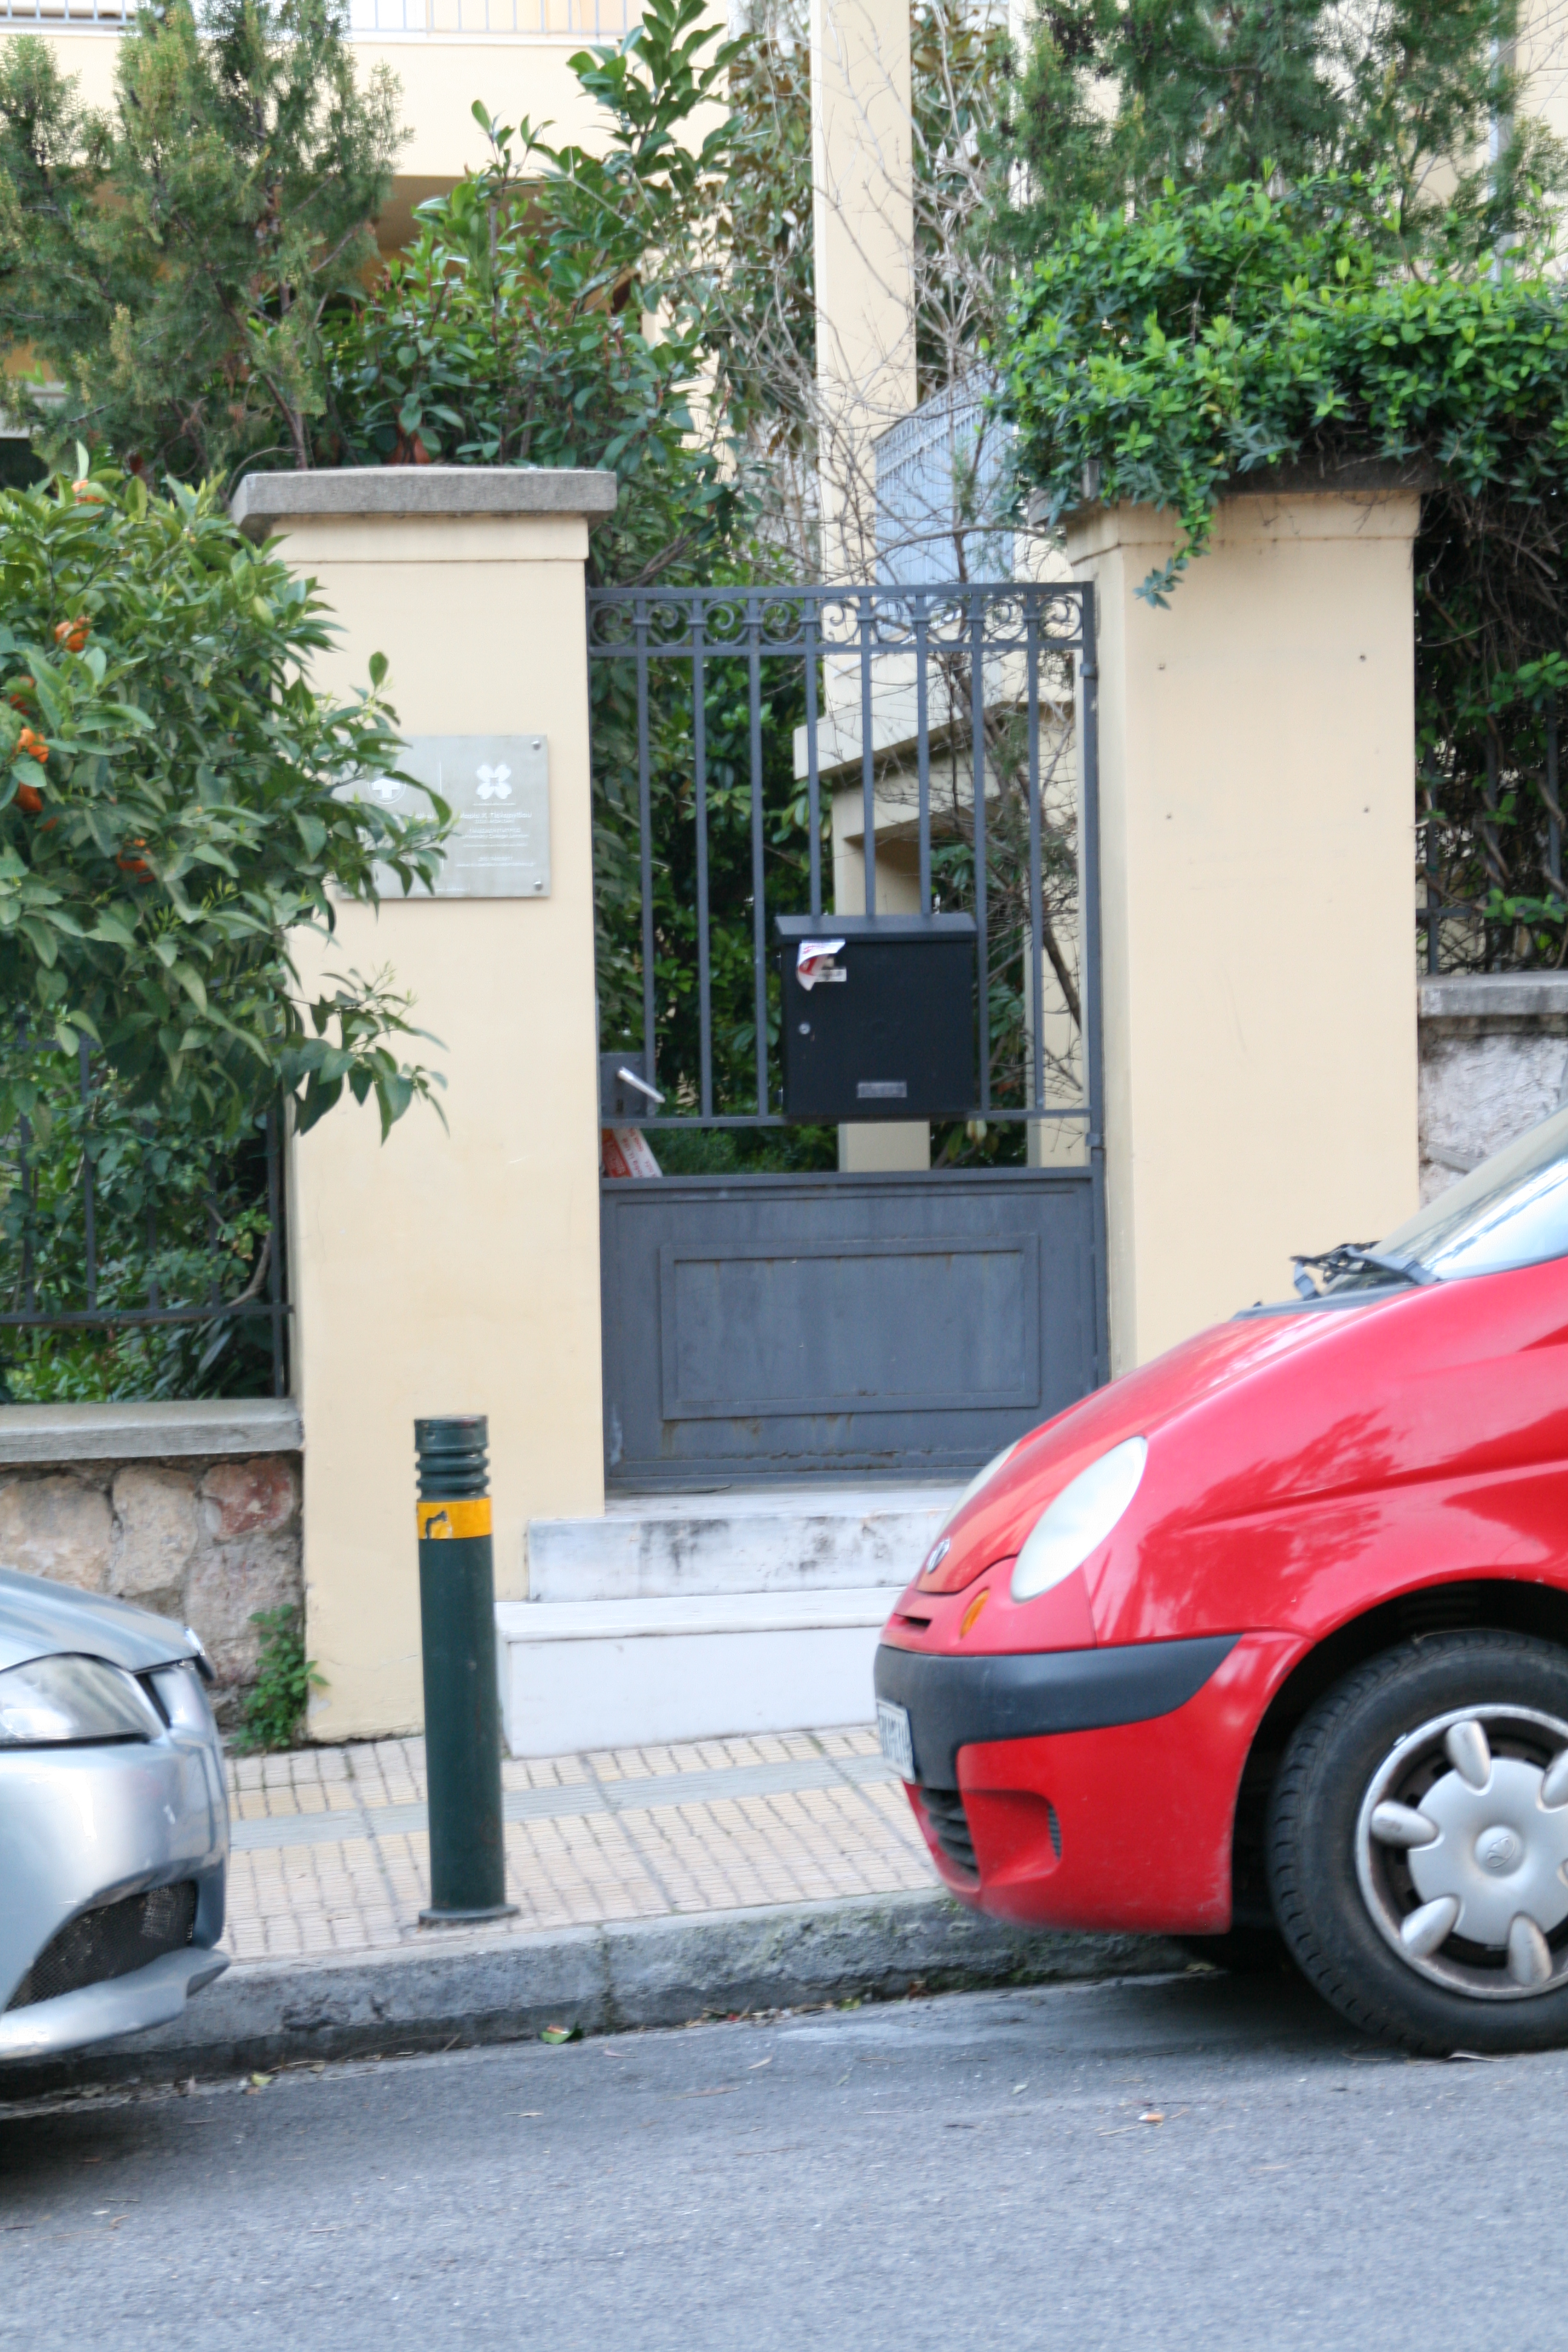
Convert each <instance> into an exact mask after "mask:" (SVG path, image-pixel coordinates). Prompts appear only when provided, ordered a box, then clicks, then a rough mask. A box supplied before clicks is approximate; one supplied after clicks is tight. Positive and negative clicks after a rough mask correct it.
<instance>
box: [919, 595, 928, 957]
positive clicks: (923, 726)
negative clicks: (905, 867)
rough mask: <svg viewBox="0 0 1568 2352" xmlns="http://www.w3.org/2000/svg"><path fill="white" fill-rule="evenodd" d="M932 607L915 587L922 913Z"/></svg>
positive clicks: (925, 874) (925, 908)
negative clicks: (928, 664)
mask: <svg viewBox="0 0 1568 2352" xmlns="http://www.w3.org/2000/svg"><path fill="white" fill-rule="evenodd" d="M930 632H931V606H930V604H929V603H928V601H927V599H926V598H925V596H924V595H922V593H921V591H920V590H919V589H918V588H917V589H916V590H915V772H916V774H917V776H918V778H919V782H920V796H921V816H920V826H921V914H922V915H929V914H930V912H931V697H930V687H929V678H928V674H927V669H926V663H927V659H928V656H929V655H930V652H931V646H930V642H929V640H930Z"/></svg>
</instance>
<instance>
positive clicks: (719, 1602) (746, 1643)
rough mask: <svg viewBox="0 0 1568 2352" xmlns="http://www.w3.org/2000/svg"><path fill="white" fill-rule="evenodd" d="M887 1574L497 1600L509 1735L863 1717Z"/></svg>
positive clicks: (607, 1733)
mask: <svg viewBox="0 0 1568 2352" xmlns="http://www.w3.org/2000/svg"><path fill="white" fill-rule="evenodd" d="M903 1582H904V1580H903V1579H902V1578H900V1581H899V1583H897V1584H882V1585H872V1586H868V1587H864V1588H860V1589H855V1588H845V1587H838V1588H837V1589H833V1590H829V1591H815V1592H811V1591H808V1592H800V1591H795V1592H787V1591H779V1592H741V1593H697V1594H687V1595H685V1596H679V1597H668V1596H667V1597H663V1598H653V1599H639V1600H634V1601H626V1600H621V1601H500V1602H499V1603H498V1604H497V1607H496V1642H497V1648H498V1652H499V1664H500V1687H501V1707H502V1713H503V1717H504V1720H505V1725H506V1738H507V1745H508V1747H509V1748H510V1751H511V1753H512V1754H513V1755H514V1756H561V1755H569V1754H574V1753H580V1752H581V1751H582V1750H583V1749H584V1748H640V1747H646V1746H648V1745H650V1744H655V1745H663V1744H664V1743H666V1742H668V1741H671V1740H687V1739H718V1738H727V1737H735V1736H739V1735H742V1734H744V1733H748V1732H762V1731H795V1730H800V1729H802V1728H806V1729H809V1728H811V1727H813V1726H826V1725H831V1724H840V1723H864V1722H867V1721H868V1720H869V1718H870V1717H871V1715H872V1713H873V1699H872V1694H871V1665H872V1659H873V1657H874V1655H875V1653H876V1648H877V1642H878V1638H879V1634H880V1633H881V1629H882V1627H883V1625H884V1624H885V1623H886V1622H887V1619H888V1614H889V1611H890V1609H891V1608H892V1606H893V1603H894V1602H895V1601H897V1599H898V1597H899V1593H900V1591H901V1590H902V1586H903Z"/></svg>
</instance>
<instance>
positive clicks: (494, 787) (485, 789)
mask: <svg viewBox="0 0 1568 2352" xmlns="http://www.w3.org/2000/svg"><path fill="white" fill-rule="evenodd" d="M510 775H511V770H510V768H481V769H480V770H479V798H480V800H482V801H510V798H511V784H510V781H509V780H510Z"/></svg>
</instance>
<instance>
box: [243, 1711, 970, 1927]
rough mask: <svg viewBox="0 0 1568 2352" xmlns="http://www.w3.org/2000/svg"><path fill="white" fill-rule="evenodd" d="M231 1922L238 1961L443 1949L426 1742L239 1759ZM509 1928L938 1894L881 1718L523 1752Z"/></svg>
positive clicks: (514, 1799) (507, 1792)
mask: <svg viewBox="0 0 1568 2352" xmlns="http://www.w3.org/2000/svg"><path fill="white" fill-rule="evenodd" d="M228 1774H229V1794H230V1811H231V1814H232V1819H233V1862H232V1866H231V1871H230V1877H229V1909H228V1928H227V1932H226V1935H225V1937H224V1949H225V1950H226V1951H227V1952H229V1953H230V1954H231V1955H232V1956H233V1958H234V1959H235V1960H236V1962H237V1963H238V1964H240V1965H242V1966H243V1965H244V1964H245V1963H246V1962H248V1961H258V1960H283V1959H289V1958H313V1957H322V1958H324V1957H326V1956H328V1955H331V1954H334V1953H341V1954H350V1953H354V1954H363V1953H367V1952H372V1951H378V1950H386V1949H389V1948H395V1947H397V1946H400V1945H410V1944H418V1945H421V1946H423V1947H426V1948H431V1947H433V1946H436V1945H438V1944H439V1943H440V1941H441V1940H442V1935H443V1932H444V1931H440V1930H436V1931H433V1930H431V1929H429V1928H422V1927H420V1926H419V1924H418V1914H419V1911H420V1907H421V1906H422V1905H424V1904H425V1903H426V1902H427V1901H428V1900H429V1875H430V1856H429V1842H428V1839H427V1837H426V1825H425V1749H424V1742H423V1741H422V1740H419V1739H382V1740H376V1741H374V1742H367V1743H365V1744H363V1745H359V1746H354V1747H348V1748H303V1749H300V1750H299V1751H297V1752H295V1753H293V1754H290V1755H281V1756H266V1757H251V1758H239V1759H231V1760H230V1763H229V1766H228ZM501 1780H502V1786H503V1791H504V1803H505V1810H506V1846H507V1894H508V1897H509V1899H510V1901H511V1902H513V1903H515V1904H516V1905H517V1906H518V1917H517V1918H516V1920H515V1921H511V1922H508V1923H505V1924H503V1925H501V1926H500V1927H496V1928H492V1929H489V1930H487V1931H485V1932H486V1934H487V1936H488V1937H489V1938H490V1939H492V1940H494V1939H498V1938H505V1937H509V1936H512V1937H515V1936H518V1935H521V1934H529V1933H533V1934H537V1933H538V1932H539V1931H541V1930H548V1929H559V1928H567V1927H596V1926H601V1925H604V1924H606V1923H608V1922H611V1921H616V1920H635V1919H655V1918H660V1917H684V1918H688V1919H689V1918H692V1917H694V1916H700V1915H702V1914H704V1913H710V1912H730V1911H737V1910H751V1909H756V1908H758V1907H761V1906H768V1905H773V1904H780V1905H784V1904H800V1903H822V1902H829V1901H833V1900H835V1899H843V1898H845V1897H848V1896H856V1895H892V1894H897V1893H900V1892H904V1891H911V1892H912V1891H915V1890H921V1889H926V1890H934V1889H935V1888H936V1886H937V1885H938V1881H937V1876H936V1873H935V1871H934V1870H933V1869H932V1867H931V1861H930V1857H929V1856H928V1854H927V1853H926V1850H925V1845H924V1843H923V1841H922V1840H921V1834H920V1832H919V1830H918V1829H917V1827H916V1826H915V1822H914V1819H913V1816H912V1814H911V1813H910V1805H909V1800H908V1798H907V1797H906V1796H905V1794H904V1792H903V1790H902V1788H901V1787H900V1783H899V1781H898V1780H897V1778H896V1777H895V1775H894V1773H893V1770H892V1768H891V1767H890V1766H889V1765H888V1764H887V1763H885V1762H884V1761H883V1759H882V1758H881V1756H880V1755H879V1752H878V1748H877V1738H876V1734H875V1732H874V1731H872V1730H870V1729H868V1728H867V1727H861V1726H859V1725H854V1726H851V1727H847V1728H846V1729H842V1730H833V1731H792V1732H784V1733H779V1734H776V1735H773V1736H771V1737H767V1738H750V1739H708V1740H702V1741H700V1742H697V1743H694V1744H692V1745H690V1746H685V1747H679V1748H616V1749H613V1750H605V1751H601V1752H599V1753H596V1754H593V1755H585V1756H558V1757H551V1758H546V1759H539V1758H535V1759H531V1761H528V1762H515V1761H510V1760H509V1761H507V1762H505V1763H503V1765H502V1767H501Z"/></svg>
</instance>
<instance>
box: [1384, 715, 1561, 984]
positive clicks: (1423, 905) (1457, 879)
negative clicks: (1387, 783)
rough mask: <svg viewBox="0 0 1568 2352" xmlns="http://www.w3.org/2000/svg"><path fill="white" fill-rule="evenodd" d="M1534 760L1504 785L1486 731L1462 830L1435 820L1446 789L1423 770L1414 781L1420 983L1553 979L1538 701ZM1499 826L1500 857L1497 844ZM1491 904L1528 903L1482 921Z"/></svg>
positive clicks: (1555, 895)
mask: <svg viewBox="0 0 1568 2352" xmlns="http://www.w3.org/2000/svg"><path fill="white" fill-rule="evenodd" d="M1540 750H1541V763H1540V766H1539V767H1538V768H1534V769H1533V770H1526V771H1525V772H1523V773H1522V774H1518V773H1516V774H1510V776H1509V777H1508V778H1507V779H1506V780H1505V779H1504V778H1503V777H1502V775H1501V773H1500V770H1501V750H1500V743H1499V739H1498V735H1497V731H1496V730H1495V729H1494V728H1491V727H1488V729H1487V730H1486V734H1485V740H1484V744H1483V749H1482V755H1481V756H1482V767H1481V773H1480V776H1479V808H1478V809H1476V810H1475V811H1474V812H1473V814H1470V815H1469V816H1468V821H1466V822H1463V823H1458V824H1457V823H1455V822H1454V821H1453V820H1452V819H1450V818H1448V817H1447V816H1445V815H1443V814H1439V811H1440V807H1441V803H1442V802H1443V801H1444V800H1445V799H1446V798H1447V793H1448V784H1447V780H1446V779H1445V778H1444V777H1443V776H1442V775H1441V774H1440V773H1437V772H1434V771H1432V770H1429V769H1426V768H1424V769H1423V770H1422V772H1421V773H1420V774H1419V775H1418V777H1417V780H1416V782H1417V807H1418V811H1419V813H1420V826H1421V866H1420V869H1419V874H1418V877H1417V878H1418V887H1419V888H1420V892H1421V902H1420V904H1418V906H1417V907H1416V909H1415V927H1416V932H1417V936H1418V939H1419V942H1420V953H1421V961H1422V964H1423V967H1424V969H1425V970H1426V972H1427V973H1428V974H1436V973H1438V972H1444V971H1522V970H1531V969H1540V968H1542V966H1544V968H1545V969H1546V970H1548V971H1552V970H1558V969H1561V965H1562V960H1563V954H1564V952H1565V950H1564V947H1563V924H1564V920H1565V919H1568V892H1565V891H1564V889H1563V803H1562V798H1561V774H1560V742H1559V720H1558V709H1557V702H1556V698H1554V697H1548V698H1547V700H1546V703H1545V707H1544V709H1543V710H1542V714H1541V739H1540ZM1521 787H1522V789H1521ZM1510 803H1511V804H1512V805H1511V806H1510ZM1505 826H1506V828H1507V833H1508V836H1509V837H1508V842H1507V845H1506V847H1505V845H1504V843H1503V840H1502V838H1501V830H1502V828H1504V827H1505ZM1497 897H1500V898H1503V899H1504V900H1510V899H1511V900H1513V901H1514V903H1515V904H1516V905H1517V904H1518V903H1519V900H1520V898H1521V897H1523V898H1526V900H1527V902H1528V903H1527V906H1526V908H1525V910H1524V911H1522V912H1521V913H1519V914H1517V915H1516V916H1514V917H1512V918H1510V919H1504V920H1500V919H1498V918H1497V917H1496V915H1494V914H1492V913H1490V912H1489V899H1490V900H1492V903H1494V904H1495V901H1496V898H1497ZM1521 950H1522V951H1521Z"/></svg>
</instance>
